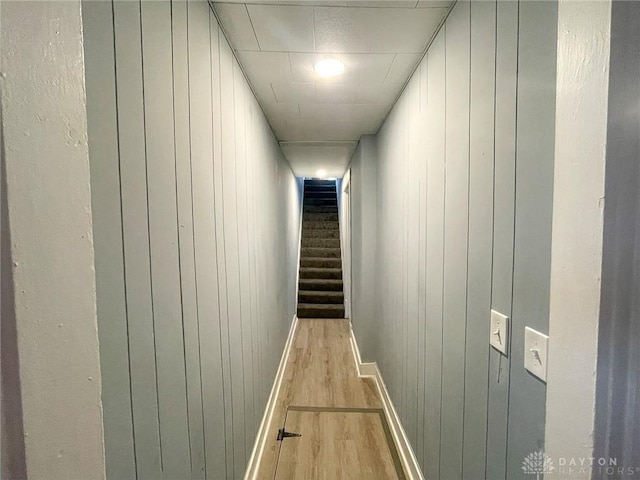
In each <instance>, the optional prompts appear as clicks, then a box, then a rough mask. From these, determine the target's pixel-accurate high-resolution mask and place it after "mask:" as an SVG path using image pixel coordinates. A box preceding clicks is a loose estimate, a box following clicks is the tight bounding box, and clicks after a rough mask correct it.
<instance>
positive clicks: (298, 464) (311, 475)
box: [275, 407, 404, 480]
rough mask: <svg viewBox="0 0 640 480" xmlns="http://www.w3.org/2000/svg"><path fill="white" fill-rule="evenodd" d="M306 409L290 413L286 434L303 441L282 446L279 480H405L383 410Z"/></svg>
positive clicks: (287, 440)
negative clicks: (288, 433) (378, 479)
mask: <svg viewBox="0 0 640 480" xmlns="http://www.w3.org/2000/svg"><path fill="white" fill-rule="evenodd" d="M304 408H305V407H299V409H298V410H292V409H290V410H289V411H288V413H287V419H286V424H285V429H286V430H287V431H290V432H296V433H297V434H300V435H301V436H300V437H294V438H287V439H285V440H283V441H282V446H281V448H280V455H279V458H278V465H277V469H276V476H275V478H276V480H293V479H301V478H304V479H310V480H311V479H318V480H324V479H327V480H328V479H331V480H340V479H349V480H370V479H373V478H380V479H383V478H384V479H389V480H396V479H397V480H401V479H404V474H403V472H402V466H401V465H400V464H399V460H398V456H397V453H396V452H395V447H393V444H392V443H391V442H390V439H389V438H388V436H387V434H386V432H385V419H384V411H383V410H382V409H343V410H342V411H340V410H337V409H331V408H329V409H328V410H323V409H319V410H318V409H316V410H311V411H309V410H307V411H305V410H304ZM386 430H387V432H388V427H386ZM392 449H393V450H392Z"/></svg>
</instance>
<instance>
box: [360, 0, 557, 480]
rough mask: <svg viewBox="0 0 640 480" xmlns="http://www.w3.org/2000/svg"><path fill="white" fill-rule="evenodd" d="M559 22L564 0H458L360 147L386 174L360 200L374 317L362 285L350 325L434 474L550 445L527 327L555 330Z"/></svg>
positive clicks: (518, 460) (512, 470) (517, 464)
mask: <svg viewBox="0 0 640 480" xmlns="http://www.w3.org/2000/svg"><path fill="white" fill-rule="evenodd" d="M556 24H557V6H556V4H555V2H545V1H540V2H537V1H521V2H518V1H498V2H496V1H484V2H462V1H459V2H458V3H457V4H456V5H455V7H454V8H453V10H452V12H451V14H450V16H449V17H448V19H447V20H446V22H445V25H444V26H443V28H442V29H441V30H440V32H439V33H438V35H437V36H436V38H435V39H434V41H433V43H432V45H431V47H430V48H429V50H428V52H427V55H426V56H425V58H424V60H423V61H422V63H421V65H420V66H419V68H418V69H417V70H416V72H415V73H414V75H413V78H412V79H411V80H410V82H409V83H408V85H407V87H406V89H405V91H404V93H403V94H402V96H401V97H400V99H399V101H398V103H397V104H396V106H395V107H394V109H393V110H392V112H391V113H390V115H389V117H388V119H387V120H386V121H385V124H384V125H383V127H382V129H381V131H380V132H379V133H378V137H377V154H376V153H375V148H372V149H370V150H369V151H370V152H373V153H370V154H369V156H368V157H367V155H364V154H363V153H362V152H363V150H362V149H360V150H358V152H357V154H356V155H355V156H354V159H353V162H354V163H353V164H352V169H351V175H352V184H353V185H354V186H356V187H357V186H358V185H361V184H362V183H363V181H364V180H363V179H361V178H359V176H361V175H364V173H363V166H364V165H367V169H368V170H371V169H374V170H376V171H377V188H376V190H375V194H374V193H367V191H366V190H364V189H361V192H359V191H358V189H357V188H356V192H355V194H356V195H357V197H358V198H357V201H356V202H355V203H354V205H356V207H357V209H356V210H355V211H353V212H352V220H353V223H354V225H358V228H360V229H361V227H360V226H359V225H360V224H361V222H362V219H360V218H357V216H358V215H360V216H362V217H366V216H367V215H369V214H370V211H376V210H377V217H376V222H377V227H376V228H377V239H376V242H377V245H376V242H370V243H369V244H370V245H374V246H375V248H376V250H377V256H376V262H375V274H376V276H377V292H376V296H375V298H376V299H377V303H376V305H375V307H374V308H372V309H371V311H373V312H375V313H376V315H375V318H370V315H371V314H370V313H368V312H369V311H368V310H365V309H364V308H363V307H362V304H363V301H362V299H360V298H358V295H359V294H361V293H359V292H361V291H362V290H361V289H358V288H355V289H354V299H353V306H354V310H353V312H352V321H353V323H354V330H355V333H356V336H357V338H358V339H359V341H360V339H362V343H363V344H365V345H367V347H366V352H367V359H368V360H376V361H378V364H379V366H380V368H381V372H382V375H383V377H384V378H385V381H386V384H387V386H388V388H389V391H390V394H391V396H392V399H393V401H394V403H395V405H396V408H397V410H398V412H399V415H400V417H401V419H402V422H403V424H404V426H405V430H406V432H407V434H408V436H409V439H410V441H411V444H412V446H413V448H414V451H415V453H416V456H417V458H418V460H419V462H420V463H421V465H422V468H423V471H424V473H425V476H426V477H427V478H430V479H442V480H454V479H462V478H464V479H473V480H475V479H478V478H486V479H491V480H496V479H509V480H512V479H516V478H527V477H528V475H525V474H524V473H523V472H522V470H521V465H522V460H523V458H524V456H525V455H527V454H528V453H530V452H532V451H536V450H538V449H541V448H544V422H545V394H546V386H545V384H544V383H542V382H540V381H539V380H538V379H536V378H535V377H533V376H532V375H530V374H529V373H528V372H527V371H526V370H525V369H524V366H523V348H524V346H523V339H524V327H525V326H531V327H533V328H535V329H537V330H540V331H542V332H547V330H548V319H547V317H548V305H549V298H548V294H549V293H548V292H549V276H550V252H551V230H550V229H551V213H552V212H551V205H552V198H553V191H552V189H553V149H554V141H555V139H554V119H555V63H556V29H557V26H556ZM376 162H377V164H376ZM371 164H376V167H375V168H374V167H371ZM368 222H369V223H368V224H369V225H371V224H373V222H371V221H370V220H369V221H368ZM354 231H355V230H354ZM358 238H360V237H358V236H357V235H354V239H355V240H358ZM361 243H362V242H361ZM358 258H359V257H357V256H355V255H354V260H355V261H356V263H355V264H354V271H353V272H354V285H361V284H363V282H364V279H360V278H358V275H359V274H360V272H362V269H361V266H359V264H358V261H359V260H358ZM492 308H494V309H496V310H498V311H501V312H503V313H504V314H506V315H508V316H510V317H511V318H512V331H511V338H510V344H511V345H510V353H509V355H508V356H507V357H504V356H501V355H500V354H499V353H498V352H497V351H495V350H493V349H491V348H490V346H489V320H490V310H491V309H492ZM367 315H369V317H367Z"/></svg>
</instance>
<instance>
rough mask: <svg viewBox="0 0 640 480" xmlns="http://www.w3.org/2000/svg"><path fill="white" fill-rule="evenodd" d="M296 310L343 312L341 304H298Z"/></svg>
mask: <svg viewBox="0 0 640 480" xmlns="http://www.w3.org/2000/svg"><path fill="white" fill-rule="evenodd" d="M298 308H317V309H321V310H343V309H344V305H343V304H341V303H298Z"/></svg>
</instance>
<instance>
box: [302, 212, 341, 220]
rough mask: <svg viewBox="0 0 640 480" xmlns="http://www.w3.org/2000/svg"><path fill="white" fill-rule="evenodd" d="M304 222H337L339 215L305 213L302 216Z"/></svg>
mask: <svg viewBox="0 0 640 480" xmlns="http://www.w3.org/2000/svg"><path fill="white" fill-rule="evenodd" d="M302 221H307V222H337V221H338V214H337V213H305V214H304V215H302Z"/></svg>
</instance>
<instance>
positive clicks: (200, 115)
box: [83, 0, 300, 480]
mask: <svg viewBox="0 0 640 480" xmlns="http://www.w3.org/2000/svg"><path fill="white" fill-rule="evenodd" d="M112 12H113V15H112ZM84 24H85V28H84V32H83V33H84V35H85V46H86V49H87V50H86V54H87V55H88V56H89V58H88V59H87V62H86V65H87V76H86V79H87V92H88V97H89V98H88V106H89V131H90V132H91V135H90V137H91V138H90V139H89V142H90V151H91V168H92V182H93V183H95V185H94V192H93V211H94V215H95V217H96V218H95V219H94V225H95V228H96V231H95V236H96V241H95V244H96V266H97V269H98V271H97V275H98V290H99V298H98V308H99V309H100V313H99V315H100V318H101V321H100V339H101V342H102V343H101V350H102V362H103V370H104V372H103V374H104V382H105V384H104V389H103V402H104V406H105V421H106V423H107V424H106V426H105V431H106V432H107V434H106V457H107V469H108V470H107V474H108V476H109V478H114V479H120V478H138V479H154V480H155V479H160V478H165V479H169V478H171V479H173V478H200V479H203V478H210V479H224V478H239V477H240V476H242V474H243V473H244V469H245V466H246V462H247V460H248V455H249V453H250V451H251V448H252V446H253V441H254V437H255V434H256V431H257V427H258V422H259V420H260V418H261V415H262V413H263V411H264V408H265V406H266V401H267V398H268V393H269V391H270V389H271V385H272V383H273V379H274V376H275V371H276V368H277V364H278V360H279V357H280V354H281V352H282V348H283V346H284V343H285V340H286V337H287V334H288V330H289V326H290V321H291V318H292V315H293V312H294V302H293V300H294V291H295V285H294V282H293V281H292V280H291V279H292V278H295V273H296V270H297V265H293V264H292V262H290V261H289V262H288V261H287V259H291V258H297V248H298V244H297V240H298V229H299V224H300V223H299V222H300V216H299V211H300V210H299V207H300V191H299V188H298V187H297V183H296V181H295V178H294V177H293V174H292V172H291V170H290V168H289V166H288V164H287V163H286V160H285V159H284V156H283V155H282V152H281V151H280V148H279V146H278V144H277V142H276V141H275V138H274V136H273V133H272V132H271V129H270V127H269V125H268V123H267V121H266V119H265V117H264V115H263V114H262V112H261V111H260V109H259V106H258V105H257V103H256V100H255V98H254V97H253V94H252V93H251V91H250V89H249V87H248V84H247V82H246V80H245V78H244V77H243V75H242V72H241V70H240V68H239V66H238V64H237V62H236V60H235V58H234V57H233V54H232V52H231V49H230V47H229V45H228V43H227V40H226V39H225V37H224V35H223V34H222V33H221V31H220V28H219V25H218V23H217V20H216V18H215V16H214V15H213V12H212V10H211V7H210V5H209V4H208V2H206V1H204V0H161V1H155V2H151V1H149V2H146V1H145V2H143V3H141V2H139V1H138V2H119V1H118V2H113V3H111V2H107V3H104V2H97V3H94V2H88V3H87V5H86V8H85V18H84ZM221 65H222V69H221ZM258 312H259V316H258Z"/></svg>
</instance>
